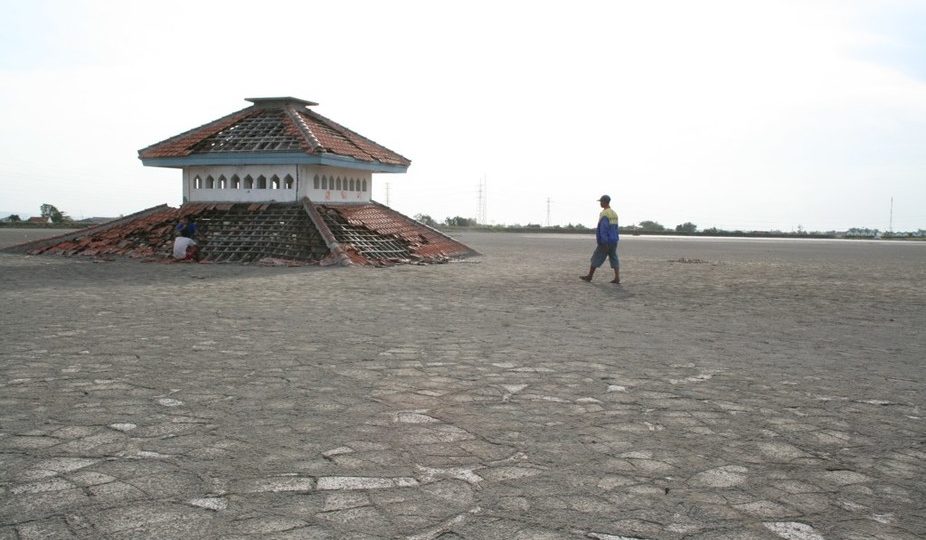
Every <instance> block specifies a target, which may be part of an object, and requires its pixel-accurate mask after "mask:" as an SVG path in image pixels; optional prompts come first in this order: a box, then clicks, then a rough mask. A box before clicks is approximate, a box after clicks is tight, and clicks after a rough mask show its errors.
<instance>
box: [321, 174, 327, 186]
mask: <svg viewBox="0 0 926 540" xmlns="http://www.w3.org/2000/svg"><path fill="white" fill-rule="evenodd" d="M322 189H328V177H327V176H322Z"/></svg>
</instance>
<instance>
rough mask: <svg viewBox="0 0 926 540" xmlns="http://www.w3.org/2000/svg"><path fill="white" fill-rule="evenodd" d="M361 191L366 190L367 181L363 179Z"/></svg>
mask: <svg viewBox="0 0 926 540" xmlns="http://www.w3.org/2000/svg"><path fill="white" fill-rule="evenodd" d="M363 190H364V191H366V190H367V179H366V178H364V179H363Z"/></svg>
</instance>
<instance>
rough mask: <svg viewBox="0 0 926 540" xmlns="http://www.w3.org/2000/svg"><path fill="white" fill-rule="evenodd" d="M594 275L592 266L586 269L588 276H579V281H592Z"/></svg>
mask: <svg viewBox="0 0 926 540" xmlns="http://www.w3.org/2000/svg"><path fill="white" fill-rule="evenodd" d="M594 275H595V267H594V266H592V267H589V269H588V274H586V275H584V276H579V279H581V280H582V281H591V280H592V276H594Z"/></svg>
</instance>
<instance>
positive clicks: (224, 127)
mask: <svg viewBox="0 0 926 540" xmlns="http://www.w3.org/2000/svg"><path fill="white" fill-rule="evenodd" d="M248 101H250V102H251V103H252V105H251V106H250V107H247V108H245V109H242V110H240V111H237V112H234V113H232V114H229V115H227V116H224V117H222V118H219V119H218V120H215V121H212V122H209V123H208V124H205V125H202V126H200V127H197V128H194V129H191V130H189V131H186V132H184V133H181V134H179V135H176V136H174V137H171V138H169V139H166V140H164V141H161V142H159V143H156V144H153V145H151V146H149V147H147V148H143V149H141V150H139V151H138V157H139V159H141V161H142V163H143V164H144V165H147V166H153V167H171V168H177V169H181V170H182V172H183V205H182V206H181V207H180V208H170V207H168V206H166V205H162V206H158V207H154V208H150V209H148V210H144V211H142V212H138V213H136V214H133V215H130V216H127V217H125V218H122V219H119V220H116V221H113V222H110V223H107V224H104V225H101V226H97V227H92V228H89V229H84V230H82V231H79V232H76V233H73V234H69V235H64V236H60V237H55V238H50V239H45V240H40V241H37V242H31V243H28V244H22V245H20V246H14V247H13V248H10V249H9V250H10V251H18V252H27V253H32V254H61V255H90V256H106V255H127V256H131V257H142V258H154V257H164V258H167V257H168V256H169V254H170V252H171V245H172V242H173V230H174V226H175V225H176V223H177V222H178V220H179V219H180V218H181V217H183V216H189V217H190V218H192V219H194V220H195V221H196V223H197V224H198V227H199V230H200V233H199V237H200V241H201V255H202V257H203V259H204V260H207V261H213V262H244V263H249V262H260V261H276V262H279V261H297V262H302V263H306V262H321V263H323V264H324V263H339V264H349V263H351V262H353V263H360V264H390V263H397V262H415V261H422V262H440V261H444V260H448V259H450V258H456V257H465V256H468V255H473V254H475V252H474V251H473V250H471V249H470V248H468V247H467V246H465V245H463V244H461V243H460V242H458V241H456V240H454V239H452V238H450V237H448V236H447V235H445V234H443V233H441V232H440V231H437V230H435V229H432V228H430V227H428V226H426V225H424V224H422V223H419V222H417V221H415V220H413V219H411V218H409V217H407V216H404V215H402V214H400V213H398V212H396V211H395V210H392V209H391V208H389V207H387V206H384V205H382V204H379V203H377V202H375V201H374V200H373V199H372V197H371V193H372V190H373V183H374V176H373V175H374V173H404V172H405V171H406V170H407V169H408V167H409V165H411V161H409V160H408V159H407V158H405V157H403V156H402V155H400V154H398V153H396V152H393V151H392V150H390V149H388V148H386V147H384V146H382V145H379V144H377V143H375V142H373V141H372V140H370V139H367V138H366V137H363V136H361V135H360V134H358V133H356V132H354V131H352V130H350V129H348V128H346V127H344V126H342V125H340V124H338V123H336V122H334V121H332V120H330V119H328V118H326V117H324V116H322V115H320V114H318V113H317V112H315V111H313V110H312V109H310V107H313V106H316V105H317V103H312V102H310V101H305V100H301V99H296V98H291V97H279V98H251V99H248Z"/></svg>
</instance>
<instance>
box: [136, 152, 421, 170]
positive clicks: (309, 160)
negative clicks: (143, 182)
mask: <svg viewBox="0 0 926 540" xmlns="http://www.w3.org/2000/svg"><path fill="white" fill-rule="evenodd" d="M140 159H141V162H142V164H143V165H145V166H146V167H169V168H174V169H182V168H183V167H191V166H196V165H226V166H228V165H231V166H235V165H323V166H329V167H341V168H345V169H356V170H361V171H371V172H376V173H404V172H406V171H407V170H408V165H392V164H387V163H379V162H377V161H360V160H358V159H354V158H351V157H346V156H339V155H336V154H317V155H309V154H304V153H301V152H276V153H255V152H240V153H234V154H232V153H228V154H195V155H189V156H183V157H168V158H140Z"/></svg>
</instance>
